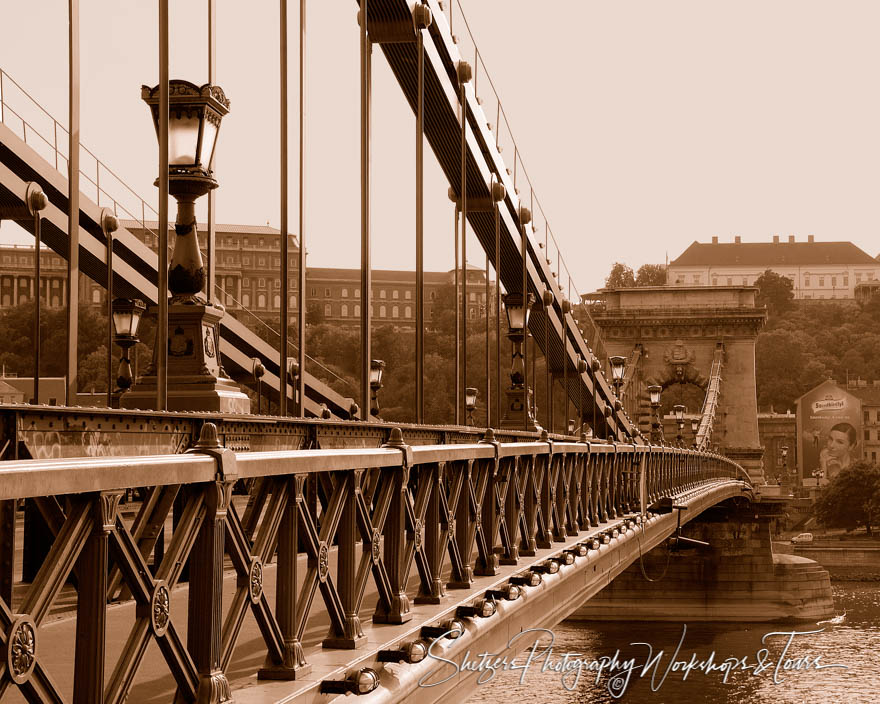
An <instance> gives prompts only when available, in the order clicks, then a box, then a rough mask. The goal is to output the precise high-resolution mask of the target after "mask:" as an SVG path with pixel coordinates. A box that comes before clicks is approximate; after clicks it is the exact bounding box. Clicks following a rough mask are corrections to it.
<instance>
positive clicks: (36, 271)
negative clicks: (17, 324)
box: [34, 211, 113, 406]
mask: <svg viewBox="0 0 880 704" xmlns="http://www.w3.org/2000/svg"><path fill="white" fill-rule="evenodd" d="M40 240H41V231H40V214H39V213H38V212H36V211H34V279H35V283H36V291H35V293H36V295H35V296H34V304H35V305H34V403H39V402H40V305H41V302H42V297H41V295H40V264H41V262H40ZM46 299H47V302H48V299H49V287H48V286H47V287H46ZM107 300H108V301H109V300H110V295H109V293H108V294H107ZM110 324H111V326H112V324H113V319H112V318H110ZM111 339H112V338H111ZM107 349H108V356H109V358H110V359H112V352H111V351H110V350H111V348H110V347H108V348H107ZM109 378H110V377H108V379H109ZM108 383H109V382H108ZM107 405H108V406H109V405H110V396H109V391H108V396H107Z"/></svg>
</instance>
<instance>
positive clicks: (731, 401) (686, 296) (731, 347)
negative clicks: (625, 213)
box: [591, 286, 767, 483]
mask: <svg viewBox="0 0 880 704" xmlns="http://www.w3.org/2000/svg"><path fill="white" fill-rule="evenodd" d="M757 292H758V289H757V288H754V287H750V286H690V287H688V286H651V287H645V288H626V289H608V290H604V291H602V294H603V297H604V304H602V303H600V304H598V305H596V306H595V309H594V310H593V311H591V314H592V316H593V318H594V320H595V321H596V323H597V324H598V325H599V326H600V328H601V329H602V333H603V336H604V338H605V347H606V349H607V351H608V354H609V355H623V356H625V357H627V358H630V357H631V353H632V352H633V350H634V349H635V348H636V346H640V347H641V355H639V356H638V360H639V362H638V363H639V365H640V369H638V370H637V373H636V374H634V379H636V380H637V383H635V384H633V390H635V389H638V394H639V400H640V404H639V405H640V407H641V408H643V409H647V408H649V402H648V398H647V392H646V387H647V386H648V385H650V384H659V385H660V386H663V387H664V389H666V388H668V387H670V386H673V385H674V384H679V383H686V384H694V385H696V386H699V387H701V388H703V389H705V388H706V385H707V383H708V381H709V375H710V369H711V367H712V360H713V358H714V356H715V353H716V350H718V349H721V350H722V364H723V366H722V370H721V379H722V383H721V398H720V402H719V406H718V412H717V413H716V417H715V427H714V431H713V434H712V438H713V442H717V443H718V444H719V445H720V446H721V448H722V449H723V451H724V453H725V454H726V455H727V456H728V457H730V458H731V459H734V460H736V461H737V462H739V463H740V464H741V465H742V466H743V468H744V469H746V470H747V471H748V472H749V474H750V475H751V476H752V478H753V479H757V480H758V481H759V482H760V483H763V472H762V456H763V449H762V448H761V445H760V442H759V439H758V405H757V397H756V393H755V339H756V338H757V336H758V332H759V330H760V329H761V327H762V326H763V325H764V323H765V321H766V319H767V313H766V311H765V310H764V309H763V308H757V307H756V306H755V296H756V294H757ZM628 376H629V375H628ZM691 410H692V411H698V410H699V409H691ZM644 420H648V418H647V416H645V418H644Z"/></svg>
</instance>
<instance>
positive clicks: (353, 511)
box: [322, 470, 388, 650]
mask: <svg viewBox="0 0 880 704" xmlns="http://www.w3.org/2000/svg"><path fill="white" fill-rule="evenodd" d="M359 471H360V472H363V471H364V470H359ZM357 480H358V476H357V475H356V474H355V471H347V472H341V473H340V477H339V481H341V482H345V486H344V487H343V492H344V497H343V503H342V505H343V509H342V515H341V516H340V518H339V527H338V528H337V529H336V540H337V543H338V549H337V553H336V555H337V557H336V559H337V563H336V583H337V589H338V591H339V603H340V606H341V607H342V616H343V632H342V633H332V634H331V635H329V636H328V637H327V638H325V639H324V640H323V641H322V643H323V646H324V647H325V648H345V649H347V650H354V649H355V648H359V647H360V646H362V645H363V644H364V643H366V641H367V637H366V636H365V635H364V630H363V628H362V627H361V619H360V616H359V615H358V612H357V606H358V603H357V602H358V595H357V594H356V593H355V589H356V585H357V569H358V565H357V563H358V556H357V554H356V552H355V545H356V543H357V539H358V530H357V495H356V491H359V490H360V489H359V488H358V489H356V488H355V484H356V482H357ZM386 540H387V537H386ZM387 554H388V553H387V552H386V555H387Z"/></svg>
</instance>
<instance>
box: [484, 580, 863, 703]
mask: <svg viewBox="0 0 880 704" xmlns="http://www.w3.org/2000/svg"><path fill="white" fill-rule="evenodd" d="M833 591H834V602H835V608H836V611H837V614H838V615H842V614H843V613H844V612H845V613H846V615H845V617H843V618H842V619H840V618H838V619H836V620H837V621H840V622H839V623H820V624H810V623H805V624H797V625H789V624H747V625H746V624H705V623H694V624H680V623H675V624H672V623H600V622H591V623H573V622H566V623H562V624H560V625H559V626H557V627H556V628H555V629H553V634H554V639H555V640H554V642H553V646H552V652H550V651H548V650H547V649H546V648H544V647H539V648H537V649H536V650H535V651H534V653H533V655H531V662H529V664H528V667H526V668H520V669H508V670H506V671H504V670H497V671H495V673H494V675H492V672H484V673H483V678H484V679H488V680H489V681H487V682H485V683H483V684H480V685H478V687H477V689H476V691H475V692H474V694H473V696H471V697H470V699H468V702H469V704H477V703H480V702H485V703H487V704H489V703H492V704H495V703H496V702H505V701H506V702H516V701H533V702H536V704H537V703H538V702H540V703H543V702H549V703H554V702H584V703H586V702H590V704H611V703H612V702H630V703H632V702H650V704H679V703H680V702H681V703H683V702H687V703H688V704H699V703H702V702H706V703H707V704H708V703H709V702H711V703H712V704H770V703H771V702H772V703H773V704H802V703H803V702H816V703H821V704H824V703H825V702H835V703H836V702H841V703H843V702H846V703H847V704H861V703H865V704H868V703H871V704H873V703H874V702H880V584H878V583H876V582H872V583H836V584H834V585H833ZM820 629H821V631H820ZM792 630H796V631H797V632H798V633H797V634H795V635H791V631H792ZM774 631H782V632H784V634H783V635H770V636H768V635H767V634H768V633H773V632H774ZM807 631H819V632H816V633H804V632H807ZM547 643H549V635H548V636H547V638H545V639H544V641H543V642H542V645H543V644H547ZM638 643H643V644H648V645H638ZM633 644H636V645H633ZM649 646H650V648H651V652H650V653H649ZM764 649H766V650H764ZM660 651H663V652H662V654H661V653H660ZM615 655H616V660H615V657H614V656H615ZM566 656H567V660H566ZM658 656H659V657H658ZM710 656H711V663H710V665H709V668H707V667H706V664H707V663H708V662H709V658H710ZM471 657H472V658H475V659H476V656H475V655H474V654H472V656H471ZM529 658H530V651H526V653H524V654H520V656H519V657H518V658H517V660H516V664H517V665H525V664H526V662H527V661H528V660H529ZM652 659H653V661H652V662H650V661H651V660H652ZM600 666H601V667H603V668H604V669H605V671H604V672H603V673H602V674H601V675H600V676H599V677H598V681H597V668H599V667H600ZM829 666H835V667H829ZM688 667H689V669H688ZM700 667H702V670H701V669H698V668H700ZM566 668H567V670H568V671H567V672H564V670H565V669H566ZM590 668H592V669H590ZM712 668H716V669H713V670H712V671H710V672H706V671H705V670H706V669H712ZM609 669H613V672H612V673H611V674H609V673H608V670H609ZM490 675H492V677H491V679H490V678H489V676H490ZM725 677H726V681H725ZM521 679H522V682H521V681H520V680H521ZM652 679H653V682H652Z"/></svg>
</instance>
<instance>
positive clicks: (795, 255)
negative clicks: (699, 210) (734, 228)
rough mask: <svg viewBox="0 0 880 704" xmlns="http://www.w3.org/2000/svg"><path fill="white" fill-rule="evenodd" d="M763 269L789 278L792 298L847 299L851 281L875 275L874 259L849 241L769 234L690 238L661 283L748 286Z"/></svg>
mask: <svg viewBox="0 0 880 704" xmlns="http://www.w3.org/2000/svg"><path fill="white" fill-rule="evenodd" d="M767 269H770V270H772V271H774V272H776V273H777V274H781V275H782V276H786V277H788V278H789V279H791V282H792V284H793V288H794V297H795V298H796V299H833V298H842V299H847V298H848V299H853V298H855V290H856V286H857V285H859V284H861V283H864V282H868V281H880V261H877V259H875V258H874V257H872V256H871V255H870V254H868V253H867V252H865V251H864V250H862V249H859V248H858V247H857V246H856V245H854V244H853V243H852V242H816V241H815V239H814V238H813V236H812V235H810V236H809V237H808V238H807V239H806V241H803V240H802V241H800V242H798V241H796V240H795V237H794V236H793V235H789V237H788V238H787V240H784V241H783V240H781V238H780V237H779V236H778V235H775V236H774V237H773V240H772V241H771V242H743V241H742V239H741V238H740V237H735V238H734V241H733V242H719V241H718V238H717V237H713V238H712V241H711V243H702V242H694V243H693V244H691V245H690V246H689V247H688V248H687V249H686V250H685V251H684V252H683V253H682V254H681V256H679V257H678V258H677V259H675V260H673V261H671V262H670V263H669V271H668V276H667V284H668V285H670V286H695V285H696V286H754V284H755V281H756V279H757V278H758V277H759V276H760V275H761V274H763V273H764V272H765V271H766V270H767Z"/></svg>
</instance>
